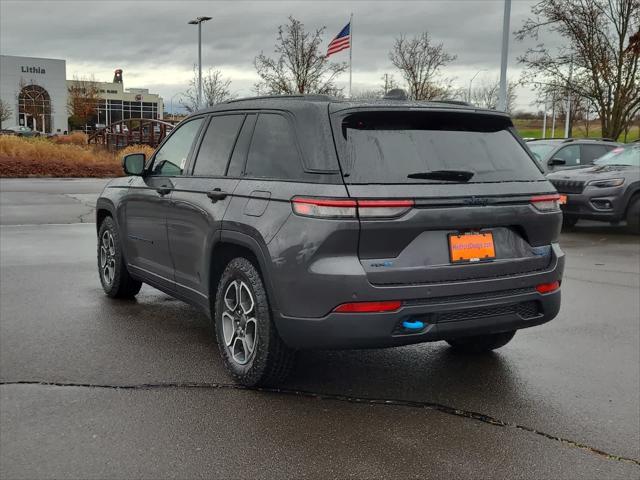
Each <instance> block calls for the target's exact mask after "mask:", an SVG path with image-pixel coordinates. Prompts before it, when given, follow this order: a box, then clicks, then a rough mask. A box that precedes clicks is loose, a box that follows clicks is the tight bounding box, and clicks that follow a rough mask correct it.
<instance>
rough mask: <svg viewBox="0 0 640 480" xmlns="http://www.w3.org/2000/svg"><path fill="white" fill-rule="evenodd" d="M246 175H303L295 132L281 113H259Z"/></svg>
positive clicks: (285, 177)
mask: <svg viewBox="0 0 640 480" xmlns="http://www.w3.org/2000/svg"><path fill="white" fill-rule="evenodd" d="M245 175H247V176H248V177H262V178H279V179H284V180H288V179H300V178H302V176H303V172H302V166H301V164H300V158H299V155H298V148H297V147H296V141H295V134H294V132H293V130H292V127H291V125H290V124H289V122H288V121H287V119H286V118H285V117H283V116H282V115H278V114H275V113H261V114H260V115H259V116H258V120H257V122H256V127H255V130H254V132H253V138H252V139H251V147H250V148H249V155H248V157H247V167H246V169H245Z"/></svg>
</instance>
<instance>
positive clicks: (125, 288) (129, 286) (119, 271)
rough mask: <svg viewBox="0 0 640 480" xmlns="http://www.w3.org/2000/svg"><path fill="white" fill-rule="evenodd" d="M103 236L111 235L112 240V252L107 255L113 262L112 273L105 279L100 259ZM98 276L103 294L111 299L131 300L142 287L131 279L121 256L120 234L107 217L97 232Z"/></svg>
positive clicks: (138, 282)
mask: <svg viewBox="0 0 640 480" xmlns="http://www.w3.org/2000/svg"><path fill="white" fill-rule="evenodd" d="M105 235H111V238H112V239H113V250H112V251H111V252H110V253H109V260H113V262H112V264H113V272H112V274H111V275H109V277H108V278H107V277H106V273H105V269H104V265H103V264H102V261H103V258H102V257H101V255H102V254H103V253H104V252H102V251H101V250H102V249H103V248H104V245H103V241H104V238H105ZM108 250H111V249H108ZM98 275H99V276H100V283H101V284H102V288H103V290H104V292H105V293H106V294H107V296H109V297H111V298H132V297H134V296H135V295H136V294H137V293H138V292H139V291H140V288H141V287H142V282H141V281H139V280H136V279H134V278H133V277H131V275H130V274H129V270H127V265H126V263H125V261H124V256H123V255H122V243H121V241H120V233H119V232H118V227H117V226H116V223H115V222H114V221H113V218H111V217H109V216H107V217H105V218H104V220H103V221H102V223H101V224H100V229H99V230H98Z"/></svg>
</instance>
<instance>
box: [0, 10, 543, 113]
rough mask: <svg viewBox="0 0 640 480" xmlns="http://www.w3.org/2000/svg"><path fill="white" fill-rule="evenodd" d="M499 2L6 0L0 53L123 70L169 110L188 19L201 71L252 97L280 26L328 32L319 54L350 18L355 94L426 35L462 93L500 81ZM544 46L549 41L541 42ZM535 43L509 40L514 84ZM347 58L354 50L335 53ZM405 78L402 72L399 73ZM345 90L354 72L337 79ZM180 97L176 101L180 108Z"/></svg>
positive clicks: (185, 65)
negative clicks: (397, 43) (293, 22)
mask: <svg viewBox="0 0 640 480" xmlns="http://www.w3.org/2000/svg"><path fill="white" fill-rule="evenodd" d="M535 3H536V2H535V1H531V0H514V1H513V5H512V15H511V29H510V30H511V31H512V32H513V30H515V29H516V28H518V27H519V26H520V25H521V24H522V22H523V20H524V19H525V18H526V16H527V15H528V14H529V13H530V9H531V6H532V5H533V4H535ZM503 5H504V3H503V1H502V0H496V1H485V0H449V1H408V2H400V1H396V2H390V1H378V2H377V1H341V2H337V1H319V0H316V1H313V2H306V1H298V2H284V1H253V2H244V1H234V2H216V1H178V0H174V1H154V0H143V1H140V0H139V1H133V0H130V1H113V0H111V1H95V2H94V1H89V0H75V1H28V0H20V1H7V0H1V1H0V51H1V52H2V54H6V55H23V56H33V57H45V58H61V59H65V60H66V61H67V77H68V78H72V77H73V76H74V75H79V76H91V75H93V76H95V79H96V80H100V81H110V80H111V79H112V78H113V70H114V69H115V68H122V69H123V70H124V74H123V76H124V83H125V88H130V87H138V88H149V89H150V90H151V92H152V93H160V94H161V95H162V96H163V97H164V99H165V104H166V108H167V109H168V108H169V105H170V99H171V97H172V96H174V94H178V92H181V91H184V90H185V88H186V85H187V83H188V81H189V78H190V77H191V75H192V74H191V69H192V68H193V64H194V63H195V62H197V27H195V26H193V25H188V24H187V21H188V20H190V19H192V18H194V17H196V16H198V15H207V16H211V17H213V20H212V21H210V22H208V23H205V24H203V54H202V56H203V65H204V66H205V68H206V67H208V66H213V67H215V68H219V69H221V70H222V71H223V72H224V74H225V75H226V76H228V77H229V78H230V79H231V80H232V90H233V92H234V93H235V94H237V95H240V96H242V95H251V94H253V92H252V87H253V85H254V83H255V82H256V80H257V76H256V74H255V70H254V67H253V59H254V57H255V56H256V55H257V54H258V53H260V51H264V52H265V53H271V52H272V51H273V45H274V42H275V38H276V32H277V28H278V25H280V24H283V23H285V22H286V20H287V16H288V15H293V16H294V17H296V18H297V19H299V20H301V21H302V22H303V23H304V24H305V26H306V27H307V28H308V29H315V28H319V27H322V26H326V27H327V30H326V32H325V35H324V43H323V48H326V44H327V42H329V41H330V40H331V38H333V36H335V35H336V34H337V33H338V32H339V31H340V29H341V28H342V27H343V26H344V25H345V24H346V23H347V21H348V19H349V14H350V13H351V12H353V14H354V24H353V88H354V91H356V90H361V89H370V88H377V87H378V86H379V85H380V77H381V76H382V75H383V74H384V73H385V72H389V73H393V72H394V70H393V67H392V65H391V63H390V61H389V57H388V52H389V50H390V48H391V45H392V44H393V39H394V38H395V37H396V36H398V35H400V34H406V35H414V34H417V33H421V32H423V31H428V32H429V33H430V34H431V35H432V37H433V39H434V40H435V41H437V42H442V43H444V45H445V48H446V50H447V51H448V52H449V53H452V54H455V55H457V59H456V60H455V61H454V62H453V63H451V65H449V66H448V67H447V68H446V69H445V71H444V72H443V73H444V74H445V75H446V76H447V77H455V78H456V81H455V83H456V84H457V85H458V86H460V87H465V88H466V87H468V85H469V80H470V79H471V77H472V76H473V75H475V74H476V72H478V71H479V70H485V71H483V72H481V73H480V74H479V75H478V77H477V78H476V80H475V81H474V83H475V82H478V83H481V82H483V81H484V82H490V81H492V80H496V79H497V78H498V76H499V69H500V43H501V32H502V13H503ZM542 40H544V41H545V43H547V44H549V43H552V41H553V39H550V38H543V39H542ZM533 43H534V42H533V41H530V42H526V43H525V42H518V41H516V40H515V39H514V38H513V35H511V42H510V51H509V77H510V78H513V79H517V78H518V77H519V75H520V71H521V70H520V67H519V65H518V64H517V60H516V59H517V57H518V56H519V55H520V54H522V53H523V52H524V51H525V50H526V48H527V47H529V46H533ZM331 58H332V59H335V60H336V61H348V58H349V55H348V50H346V51H343V52H341V53H338V54H336V55H334V56H333V57H331ZM395 76H396V78H398V79H399V77H400V76H399V74H397V73H396V74H395ZM338 83H339V84H340V85H341V86H346V85H347V84H348V74H345V75H344V76H343V78H341V79H340V81H339V82H338ZM179 98H180V97H179V95H177V96H175V97H174V105H177V104H178V101H179V100H178V99H179ZM532 100H533V97H532V94H531V92H530V91H529V89H527V88H520V89H519V90H518V101H517V107H518V108H523V109H528V108H531V107H530V103H531V102H532Z"/></svg>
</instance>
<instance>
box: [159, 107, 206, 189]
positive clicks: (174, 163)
mask: <svg viewBox="0 0 640 480" xmlns="http://www.w3.org/2000/svg"><path fill="white" fill-rule="evenodd" d="M201 124H202V118H196V119H195V120H191V121H190V122H187V123H185V124H184V125H181V126H180V127H179V128H178V129H177V130H176V131H175V132H173V133H172V134H171V137H169V138H168V139H167V141H166V142H165V143H164V145H162V147H160V150H158V151H157V152H156V156H155V157H154V160H153V169H152V173H153V175H160V176H164V177H171V176H174V175H182V171H183V170H184V166H185V164H186V163H187V157H188V156H189V151H190V150H191V146H192V145H193V141H194V139H195V138H196V135H197V134H198V130H199V129H200V125H201Z"/></svg>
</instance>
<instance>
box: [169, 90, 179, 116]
mask: <svg viewBox="0 0 640 480" xmlns="http://www.w3.org/2000/svg"><path fill="white" fill-rule="evenodd" d="M176 95H181V92H176V93H174V94H173V95H171V100H169V104H170V105H171V120H175V119H176V114H175V112H174V111H173V99H174V98H176Z"/></svg>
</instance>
